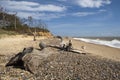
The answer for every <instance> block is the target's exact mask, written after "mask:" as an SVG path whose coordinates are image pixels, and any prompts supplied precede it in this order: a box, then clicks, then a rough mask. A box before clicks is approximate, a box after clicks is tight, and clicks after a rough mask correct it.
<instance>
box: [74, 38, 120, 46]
mask: <svg viewBox="0 0 120 80" xmlns="http://www.w3.org/2000/svg"><path fill="white" fill-rule="evenodd" d="M74 39H76V40H81V41H84V42H88V43H94V44H100V45H106V46H110V47H115V48H120V41H119V40H117V39H114V40H112V41H105V40H100V39H85V38H74Z"/></svg>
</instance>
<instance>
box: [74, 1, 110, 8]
mask: <svg viewBox="0 0 120 80" xmlns="http://www.w3.org/2000/svg"><path fill="white" fill-rule="evenodd" d="M75 2H76V4H78V5H79V6H81V7H84V8H86V7H89V8H99V7H101V6H104V5H106V4H111V1H110V0H76V1H75Z"/></svg>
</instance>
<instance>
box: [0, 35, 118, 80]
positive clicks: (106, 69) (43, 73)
mask: <svg viewBox="0 0 120 80" xmlns="http://www.w3.org/2000/svg"><path fill="white" fill-rule="evenodd" d="M44 39H46V38H45V37H39V38H37V40H36V41H33V37H32V36H31V37H30V36H27V37H26V36H21V35H20V36H13V37H9V38H1V39H0V67H1V69H2V70H1V69H0V70H1V71H0V72H2V71H5V72H4V73H0V78H1V80H6V77H5V76H6V75H7V78H10V79H8V80H11V79H16V78H18V77H19V78H20V80H23V78H24V79H30V80H36V79H38V80H43V79H45V80H50V79H57V80H65V79H68V80H70V79H74V80H85V79H86V80H90V79H92V80H101V79H102V80H110V79H111V80H112V79H114V78H115V80H119V79H120V77H119V75H120V72H119V71H120V67H119V66H120V49H118V48H112V47H108V46H103V45H96V44H91V43H86V42H83V41H78V40H74V39H72V43H73V48H74V49H77V50H80V51H81V52H83V53H86V55H83V54H73V53H71V52H61V51H60V52H56V50H55V51H53V52H54V53H53V54H47V55H49V56H48V57H47V58H46V60H45V61H44V62H45V64H44V65H42V66H41V67H40V69H39V71H40V73H39V75H38V76H37V77H36V76H34V75H32V74H31V73H29V72H28V71H25V70H21V69H15V68H12V67H10V68H6V67H5V64H6V63H7V62H8V60H10V58H11V57H12V56H14V55H15V54H17V53H18V52H20V51H22V50H23V48H25V47H31V46H32V47H34V48H39V46H38V45H39V43H40V41H41V40H43V41H44ZM49 40H51V42H52V39H49ZM65 41H68V39H65ZM53 43H55V41H53ZM82 46H84V49H83V48H82ZM102 71H103V73H102ZM21 74H25V75H24V77H21ZM16 75H17V77H16ZM77 78H78V79H77Z"/></svg>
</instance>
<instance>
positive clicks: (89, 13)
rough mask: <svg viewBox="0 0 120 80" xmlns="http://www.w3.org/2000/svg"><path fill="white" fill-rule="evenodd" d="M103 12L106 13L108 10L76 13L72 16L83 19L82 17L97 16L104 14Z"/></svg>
mask: <svg viewBox="0 0 120 80" xmlns="http://www.w3.org/2000/svg"><path fill="white" fill-rule="evenodd" d="M102 12H106V10H104V9H101V10H98V11H96V12H76V13H72V15H73V16H80V17H81V16H88V15H95V14H99V13H102Z"/></svg>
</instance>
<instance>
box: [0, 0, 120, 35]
mask: <svg viewBox="0 0 120 80" xmlns="http://www.w3.org/2000/svg"><path fill="white" fill-rule="evenodd" d="M0 5H1V6H2V7H5V8H6V9H7V10H8V11H9V12H11V13H14V11H15V12H17V16H18V17H20V18H27V17H28V16H32V17H33V19H35V20H43V21H44V22H45V23H46V24H47V25H48V29H50V31H51V32H52V33H53V34H55V35H62V36H120V0H0Z"/></svg>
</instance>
